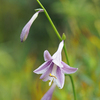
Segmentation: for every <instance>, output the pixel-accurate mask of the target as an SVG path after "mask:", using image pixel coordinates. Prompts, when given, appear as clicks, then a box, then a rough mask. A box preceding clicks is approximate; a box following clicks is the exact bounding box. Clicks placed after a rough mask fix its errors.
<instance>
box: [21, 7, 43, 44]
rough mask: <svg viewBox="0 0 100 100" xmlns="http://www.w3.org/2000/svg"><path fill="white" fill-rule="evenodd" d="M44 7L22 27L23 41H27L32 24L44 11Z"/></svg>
mask: <svg viewBox="0 0 100 100" xmlns="http://www.w3.org/2000/svg"><path fill="white" fill-rule="evenodd" d="M42 11H43V9H41V10H39V11H38V12H36V13H35V14H34V15H33V16H32V18H31V19H30V20H29V21H28V23H27V24H26V25H25V26H24V28H23V29H22V32H21V35H20V40H21V42H23V41H25V40H26V38H27V36H28V34H29V30H30V27H31V25H32V23H33V22H34V21H35V19H36V18H37V17H38V14H39V13H40V12H42Z"/></svg>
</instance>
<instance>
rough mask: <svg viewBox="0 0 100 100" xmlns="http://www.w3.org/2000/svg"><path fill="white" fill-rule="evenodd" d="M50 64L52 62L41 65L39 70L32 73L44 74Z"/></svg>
mask: <svg viewBox="0 0 100 100" xmlns="http://www.w3.org/2000/svg"><path fill="white" fill-rule="evenodd" d="M51 62H52V60H50V61H47V62H45V63H43V64H42V65H41V66H40V67H39V68H37V69H36V70H34V71H33V72H34V73H36V74H42V73H44V72H46V70H47V69H48V67H49V65H50V63H51Z"/></svg>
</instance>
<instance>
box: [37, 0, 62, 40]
mask: <svg viewBox="0 0 100 100" xmlns="http://www.w3.org/2000/svg"><path fill="white" fill-rule="evenodd" d="M37 2H38V3H39V5H40V6H41V7H42V9H43V10H44V13H45V15H46V17H47V18H48V20H49V22H50V24H51V26H52V27H53V29H54V31H55V32H56V34H57V36H58V38H59V40H60V41H61V40H62V38H61V36H60V34H59V32H58V30H57V29H56V27H55V25H54V23H53V22H52V20H51V18H50V16H49V14H48V13H47V11H46V9H45V8H44V7H43V5H42V4H41V2H40V1H39V0H37Z"/></svg>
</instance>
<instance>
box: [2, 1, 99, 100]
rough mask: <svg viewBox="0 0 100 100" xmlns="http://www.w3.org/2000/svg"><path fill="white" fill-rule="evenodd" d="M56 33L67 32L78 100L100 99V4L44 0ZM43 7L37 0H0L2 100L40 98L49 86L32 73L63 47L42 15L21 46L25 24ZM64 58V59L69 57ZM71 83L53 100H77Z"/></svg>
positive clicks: (55, 92)
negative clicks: (21, 34)
mask: <svg viewBox="0 0 100 100" xmlns="http://www.w3.org/2000/svg"><path fill="white" fill-rule="evenodd" d="M41 2H42V4H43V5H44V7H45V8H46V9H47V11H48V13H49V15H50V17H51V18H52V20H53V22H54V24H55V26H56V27H57V29H58V31H59V32H60V33H61V36H62V34H63V33H65V36H66V41H65V42H66V47H67V51H68V57H69V61H70V64H71V66H72V67H76V68H77V67H78V68H79V69H78V71H77V72H76V73H74V74H73V75H72V76H73V79H74V83H75V89H76V95H77V100H99V99H100V78H99V74H100V45H99V43H100V28H99V27H100V3H99V0H56V1H54V0H41ZM37 8H40V6H39V5H38V3H37V2H36V1H35V0H20V1H17V0H0V9H1V10H0V100H34V98H35V100H40V99H41V97H42V96H43V95H44V94H45V93H46V91H47V90H48V89H49V88H50V87H49V86H48V82H46V83H45V82H43V81H42V80H40V79H39V76H40V75H36V74H35V73H33V70H34V69H36V68H37V67H38V66H39V65H41V64H42V63H43V62H44V59H43V52H44V50H46V49H48V50H49V51H50V53H51V54H53V53H54V52H55V51H56V50H57V46H58V44H59V41H58V38H57V37H56V34H55V33H54V30H53V29H52V27H51V26H50V23H49V22H48V20H47V18H46V16H45V14H44V13H40V14H39V17H38V18H37V19H36V21H35V22H34V23H33V25H32V27H31V29H30V33H29V36H28V38H27V40H26V41H25V42H24V43H21V42H20V33H21V30H22V28H23V26H24V25H25V24H26V23H27V22H28V20H29V19H30V18H31V16H32V15H33V14H34V13H35V9H37ZM62 54H63V60H64V61H65V55H64V53H63V52H62ZM72 92H73V91H72V87H71V82H70V80H69V78H68V77H67V76H66V81H65V85H64V88H63V89H62V90H60V89H58V88H56V89H55V91H54V94H53V98H52V99H53V100H73V93H72Z"/></svg>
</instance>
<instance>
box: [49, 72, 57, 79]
mask: <svg viewBox="0 0 100 100" xmlns="http://www.w3.org/2000/svg"><path fill="white" fill-rule="evenodd" d="M49 76H50V77H54V78H55V79H57V77H56V76H54V75H52V74H51V73H50V74H49Z"/></svg>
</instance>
